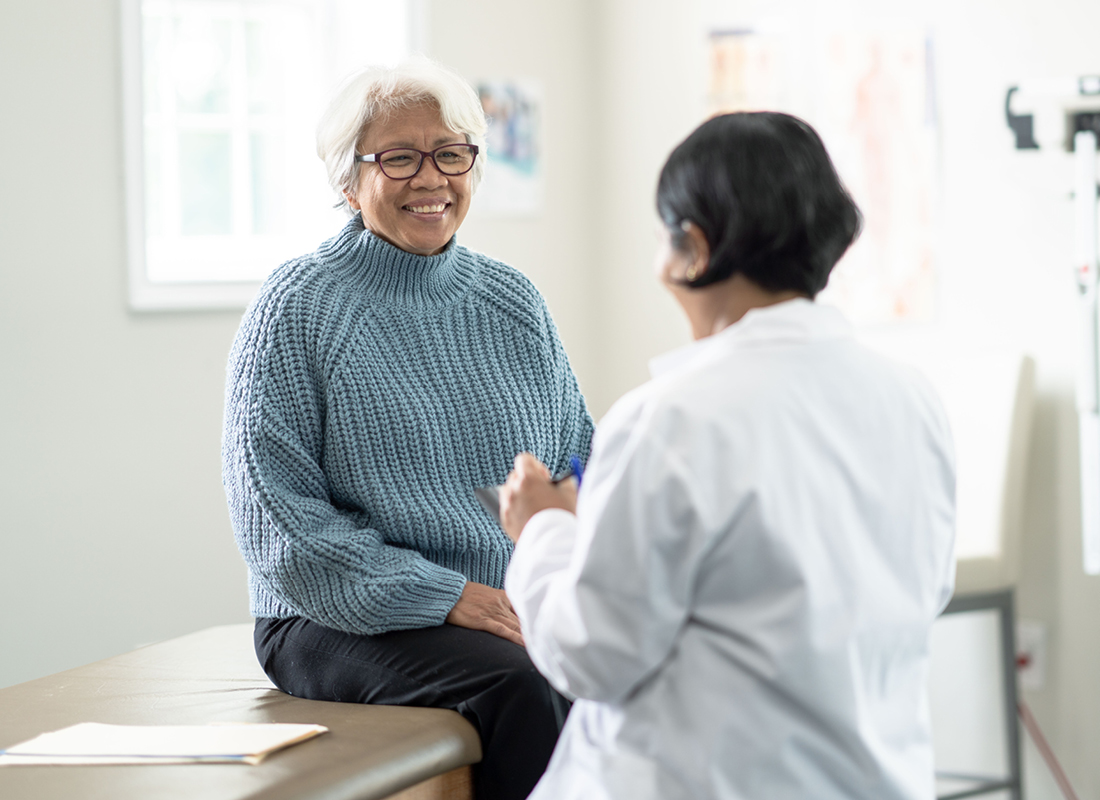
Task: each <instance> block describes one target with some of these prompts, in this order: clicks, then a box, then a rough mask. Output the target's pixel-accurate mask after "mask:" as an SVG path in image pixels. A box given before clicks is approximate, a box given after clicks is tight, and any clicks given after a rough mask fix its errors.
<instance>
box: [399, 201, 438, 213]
mask: <svg viewBox="0 0 1100 800" xmlns="http://www.w3.org/2000/svg"><path fill="white" fill-rule="evenodd" d="M449 205H450V203H421V204H413V203H410V204H408V205H405V206H402V208H403V209H405V210H406V211H411V212H412V213H413V214H442V213H443V212H444V211H445V210H446V209H447V206H449Z"/></svg>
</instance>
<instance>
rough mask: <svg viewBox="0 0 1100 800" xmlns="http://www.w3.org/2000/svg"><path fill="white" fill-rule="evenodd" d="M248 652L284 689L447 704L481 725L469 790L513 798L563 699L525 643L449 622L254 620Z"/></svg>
mask: <svg viewBox="0 0 1100 800" xmlns="http://www.w3.org/2000/svg"><path fill="white" fill-rule="evenodd" d="M255 639H256V655H257V656H259V659H260V664H261V665H262V666H263V668H264V672H266V673H267V675H268V677H269V678H271V680H272V682H273V683H274V684H275V685H276V686H278V687H279V688H280V689H282V690H283V691H284V692H286V693H287V694H292V695H294V696H295V697H304V698H307V699H310V700H335V701H338V702H344V703H376V704H379V705H395V706H429V707H432V708H450V709H454V710H455V711H457V712H458V713H460V714H461V715H462V716H464V717H465V718H466V719H467V720H469V721H470V722H471V723H473V725H474V727H475V728H477V730H478V732H479V733H480V735H481V749H482V760H481V763H480V764H478V765H477V766H475V767H474V787H475V795H476V797H477V798H478V800H522V798H525V797H527V795H528V794H530V792H531V790H532V789H534V788H535V784H536V783H537V782H538V779H539V778H540V777H541V776H542V773H543V772H544V771H545V770H546V765H547V763H548V762H549V761H550V754H551V753H552V752H553V750H554V745H555V743H556V742H557V740H558V734H559V733H560V732H561V728H562V725H564V724H565V716H566V714H567V713H568V711H569V703H568V701H567V700H565V698H563V697H562V696H561V695H559V694H558V693H557V692H556V691H554V689H553V688H552V687H551V686H550V685H549V684H548V683H547V682H546V679H545V678H543V677H542V676H541V675H540V674H539V673H538V671H536V670H535V667H534V666H533V665H532V664H531V660H530V659H529V658H528V657H527V651H526V650H524V649H523V648H522V647H520V646H518V645H515V644H512V643H511V642H509V641H506V640H504V639H501V638H500V637H499V636H494V635H493V634H491V633H485V632H484V631H473V630H469V629H467V628H459V627H457V626H455V625H441V626H439V627H437V628H420V629H417V630H408V631H394V632H392V633H384V634H380V635H377V636H360V635H356V634H350V633H342V632H340V631H336V630H332V629H331V628H326V627H324V626H323V625H318V624H317V623H315V622H310V621H309V620H306V619H303V618H301V617H294V618H291V619H265V618H260V619H257V620H256V631H255Z"/></svg>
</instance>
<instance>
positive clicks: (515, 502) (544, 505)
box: [500, 453, 577, 542]
mask: <svg viewBox="0 0 1100 800" xmlns="http://www.w3.org/2000/svg"><path fill="white" fill-rule="evenodd" d="M548 508H562V509H565V510H566V511H569V512H570V513H576V511H577V480H576V478H567V479H565V480H564V481H562V482H561V483H554V482H553V481H552V480H551V479H550V470H548V469H547V468H546V466H545V465H544V464H543V463H542V462H541V461H539V460H538V459H537V458H535V457H534V456H533V455H531V454H530V453H520V454H519V455H518V456H516V462H515V468H514V469H513V470H512V473H511V474H510V475H509V476H508V480H507V481H506V482H505V484H504V486H503V487H502V488H501V490H500V522H501V524H502V525H503V526H504V532H505V533H507V534H508V538H510V539H511V540H512V541H513V542H517V541H519V535H520V534H521V533H523V528H524V526H525V525H526V524H527V522H528V520H530V519H531V517H533V516H535V514H537V513H539V512H540V511H545V510H546V509H548Z"/></svg>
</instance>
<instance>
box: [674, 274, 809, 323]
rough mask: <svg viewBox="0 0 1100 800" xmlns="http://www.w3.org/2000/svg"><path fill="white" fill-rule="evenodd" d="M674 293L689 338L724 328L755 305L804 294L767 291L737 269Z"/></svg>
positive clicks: (761, 305) (773, 303) (790, 298)
mask: <svg viewBox="0 0 1100 800" xmlns="http://www.w3.org/2000/svg"><path fill="white" fill-rule="evenodd" d="M675 295H676V299H677V300H678V301H679V303H680V305H681V307H683V309H684V313H685V314H687V318H688V322H689V323H690V324H691V335H692V338H694V339H697V340H698V339H705V338H706V337H708V336H713V335H714V334H716V333H718V332H720V331H723V330H725V329H726V328H728V327H729V326H730V325H733V324H734V323H735V322H738V321H740V319H741V318H742V317H743V316H745V314H747V313H749V311H751V310H752V309H754V308H766V307H767V306H774V305H775V304H776V303H783V302H786V301H787V300H793V299H795V298H796V297H806V295H805V294H803V293H801V292H795V291H790V290H786V291H781V292H771V291H768V290H767V289H764V288H762V287H760V286H759V285H757V284H756V283H753V282H752V281H750V280H749V279H748V278H746V277H745V276H744V275H741V274H740V273H734V274H733V275H731V276H730V277H729V278H727V279H726V280H724V281H721V282H719V283H712V284H711V285H709V286H704V287H701V288H698V289H689V288H687V287H682V288H680V289H679V290H678V291H677V292H675Z"/></svg>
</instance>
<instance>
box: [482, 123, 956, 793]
mask: <svg viewBox="0 0 1100 800" xmlns="http://www.w3.org/2000/svg"><path fill="white" fill-rule="evenodd" d="M657 208H658V211H659V213H660V216H661V219H662V221H663V223H664V226H663V227H664V230H663V233H662V244H661V246H660V249H659V253H658V256H657V270H658V275H659V277H660V279H661V280H662V281H663V282H664V284H665V285H666V286H667V287H668V289H669V290H670V291H671V292H672V294H673V296H674V297H675V298H676V300H677V301H679V304H680V305H681V306H682V307H683V310H684V313H685V314H686V315H687V317H688V320H689V321H690V323H691V329H692V331H693V334H694V338H695V339H696V342H695V343H693V344H691V345H688V346H687V347H685V348H684V349H682V350H680V351H677V352H674V353H672V354H669V355H667V356H664V357H663V358H661V359H658V360H657V361H656V362H655V363H654V364H653V374H654V377H653V379H652V380H651V381H650V382H649V383H647V384H645V385H643V386H642V387H640V388H638V389H636V390H634V391H633V392H631V393H629V394H627V395H626V396H625V397H623V398H622V399H621V400H620V401H619V402H618V403H617V404H616V405H615V406H614V408H613V409H612V410H611V411H610V412H609V413H608V414H607V417H606V418H605V419H604V420H603V422H602V423H601V424H600V426H599V428H598V430H597V434H596V438H595V440H594V443H593V454H592V458H591V461H590V463H589V466H588V470H587V472H586V473H585V475H584V478H583V484H584V488H583V490H582V491H581V492H580V496H579V498H578V497H577V492H576V485H575V484H574V483H572V482H566V483H563V484H557V485H555V484H552V483H551V482H550V475H549V473H548V472H547V470H546V468H545V467H544V466H543V465H542V464H540V463H539V462H538V461H536V460H535V459H534V457H532V456H530V455H526V454H523V455H520V456H519V457H517V459H516V463H515V470H514V472H513V473H512V474H511V475H510V477H509V479H508V482H507V485H506V488H505V489H504V490H503V491H502V498H501V499H502V514H503V520H504V524H505V528H506V530H507V532H508V534H509V536H510V537H512V538H513V539H514V540H515V541H516V550H515V554H514V555H513V558H512V561H511V565H510V567H509V569H508V573H507V577H506V580H505V589H506V591H507V594H508V597H509V599H510V600H511V602H512V606H513V607H514V608H515V611H516V613H517V615H518V616H519V619H520V622H521V625H522V629H523V633H524V637H525V639H526V643H527V649H528V651H529V653H530V655H531V659H532V661H533V662H534V664H535V665H536V666H537V667H538V669H539V670H540V671H541V672H542V673H543V674H544V675H546V677H547V678H548V679H549V680H550V682H551V683H552V684H553V685H554V686H555V687H556V688H557V689H558V690H559V691H561V692H563V693H567V694H570V695H572V696H574V697H575V698H577V700H576V703H575V704H574V706H573V708H572V712H571V713H570V716H569V719H568V721H567V723H566V727H565V730H564V731H563V733H562V736H561V739H560V740H559V742H558V746H557V749H556V750H555V752H554V755H553V758H552V759H551V762H550V766H549V768H548V770H547V772H546V774H545V775H544V776H543V778H542V780H541V782H540V783H539V784H538V786H537V787H536V789H535V792H534V793H533V794H532V795H531V797H532V798H537V800H571V799H572V798H577V799H578V800H580V799H581V798H583V800H600V799H601V798H616V799H619V798H621V799H622V800H643V799H644V798H654V800H656V799H657V798H660V799H661V800H673V799H675V798H685V799H688V798H690V799H691V800H701V799H702V798H731V799H732V798H738V800H741V799H744V800H748V799H750V798H751V799H752V800H784V799H785V798H791V799H792V800H793V799H794V798H798V799H799V800H803V799H805V798H815V800H830V799H832V798H835V799H836V800H840V798H844V800H852V798H866V800H902V798H905V799H906V800H916V799H917V798H923V799H924V800H928V799H929V798H932V796H933V765H932V742H931V735H930V730H929V721H928V708H927V702H926V696H925V683H926V676H927V671H928V639H929V631H930V628H931V625H932V621H933V619H934V618H935V617H936V615H937V614H938V613H939V612H940V611H941V610H942V609H943V607H944V605H945V604H946V602H947V600H948V598H949V597H950V595H951V591H952V582H953V561H952V555H951V554H952V541H953V530H954V515H955V505H954V496H955V476H954V466H953V456H952V445H951V437H950V432H949V430H948V426H947V422H946V419H945V417H944V414H943V412H942V411H941V408H940V405H939V403H938V401H937V399H936V397H935V396H934V395H933V393H932V391H931V390H930V389H929V387H928V386H927V385H926V384H925V382H924V381H923V380H921V379H920V377H919V376H917V375H916V374H914V373H913V372H911V371H909V370H908V369H904V368H902V367H900V366H898V365H895V364H893V363H891V362H889V361H886V360H884V359H883V358H881V357H879V356H877V355H875V354H873V353H872V352H870V351H868V350H867V349H865V348H864V347H862V346H860V345H859V344H857V343H856V341H855V340H854V338H853V335H852V330H851V328H850V326H849V325H848V323H847V322H846V321H845V319H844V318H843V317H842V316H841V314H840V313H839V312H838V311H837V310H835V309H833V308H829V307H826V306H819V305H817V304H816V303H814V302H813V297H814V296H815V295H816V294H817V293H818V292H819V291H820V290H821V289H822V288H823V287H824V286H825V283H826V281H827V280H828V277H829V272H830V270H831V269H832V267H833V265H834V264H835V263H836V261H837V259H838V258H840V256H841V255H842V254H843V253H844V251H845V250H846V249H847V248H848V246H849V245H850V244H851V242H852V240H853V239H854V238H855V235H856V233H857V231H858V227H859V212H858V210H857V209H856V207H855V205H854V204H853V202H852V200H851V198H850V197H849V196H848V194H847V192H846V191H845V190H844V188H843V187H842V186H841V184H840V181H839V179H838V177H837V174H836V171H835V170H834V168H833V166H832V163H831V162H830V160H829V157H828V155H827V154H826V152H825V148H824V146H823V145H822V143H821V140H820V139H819V138H818V136H817V134H816V133H815V132H814V131H813V129H811V128H810V126H809V125H807V124H806V123H805V122H802V121H801V120H799V119H796V118H794V117H791V116H788V115H785V114H777V113H752V114H749V113H742V114H730V115H727V116H722V117H717V118H714V119H712V120H710V121H708V122H707V123H705V124H704V125H702V126H701V127H700V128H699V129H698V130H696V131H695V132H694V133H693V134H692V135H691V136H690V137H688V139H687V140H686V141H684V142H683V143H682V144H681V145H680V146H679V147H677V148H676V150H675V151H674V152H673V153H672V155H671V156H670V157H669V159H668V163H667V164H666V165H665V167H664V169H663V171H662V173H661V177H660V183H659V186H658V190H657ZM578 499H579V502H578Z"/></svg>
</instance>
